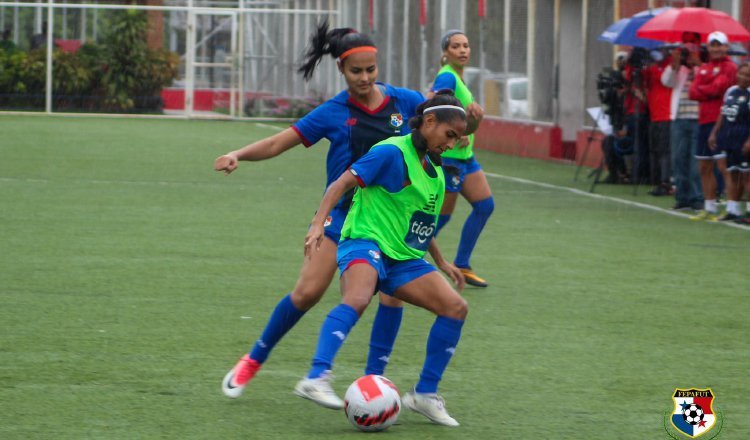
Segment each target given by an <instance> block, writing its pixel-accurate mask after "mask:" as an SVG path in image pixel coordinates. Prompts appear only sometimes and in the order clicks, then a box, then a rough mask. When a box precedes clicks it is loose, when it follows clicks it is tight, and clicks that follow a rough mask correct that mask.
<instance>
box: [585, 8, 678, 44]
mask: <svg viewBox="0 0 750 440" xmlns="http://www.w3.org/2000/svg"><path fill="white" fill-rule="evenodd" d="M669 9H672V8H669V7H664V8H656V9H648V10H646V11H641V12H639V13H637V14H635V15H633V16H632V17H630V18H623V19H622V20H619V21H618V22H617V23H615V24H613V25H611V26H610V27H608V28H607V29H606V30H605V31H604V32H602V34H601V35H599V38H597V40H599V41H606V42H608V43H612V44H620V45H622V46H633V47H642V48H644V49H649V50H650V49H655V48H657V47H661V46H662V45H663V44H664V42H663V41H657V40H649V39H646V38H639V37H636V35H635V32H636V31H637V30H638V29H640V27H641V26H643V25H644V24H645V23H646V22H647V21H649V20H651V19H652V18H654V17H656V16H657V15H659V14H661V13H662V12H664V11H667V10H669Z"/></svg>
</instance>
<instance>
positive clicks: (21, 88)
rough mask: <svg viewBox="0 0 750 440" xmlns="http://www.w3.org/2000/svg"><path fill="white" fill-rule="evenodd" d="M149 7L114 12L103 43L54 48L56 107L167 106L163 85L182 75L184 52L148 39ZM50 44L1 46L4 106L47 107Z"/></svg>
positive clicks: (132, 108) (146, 108)
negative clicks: (16, 48) (26, 49)
mask: <svg viewBox="0 0 750 440" xmlns="http://www.w3.org/2000/svg"><path fill="white" fill-rule="evenodd" d="M146 27H147V19H146V14H145V12H143V11H135V10H127V11H118V12H116V13H114V14H113V15H112V18H111V19H110V22H109V24H108V26H107V32H106V34H105V36H104V39H103V43H102V44H90V43H87V44H84V45H83V46H82V47H81V48H80V49H79V50H78V51H77V52H76V53H67V52H63V51H61V50H59V49H54V51H53V55H52V59H53V68H52V90H53V92H54V96H53V99H54V107H55V108H56V109H87V110H105V111H118V112H119V111H126V112H134V111H135V112H143V111H157V110H161V107H162V101H161V96H160V95H161V90H162V88H164V87H166V86H168V85H170V84H171V83H172V81H173V80H174V79H175V78H176V77H177V73H178V72H177V69H178V66H179V56H178V55H177V54H175V53H172V52H169V51H166V50H163V49H157V50H154V49H151V48H149V47H148V46H147V44H146V30H147V29H146ZM46 56H47V51H46V48H41V49H36V50H32V51H29V52H21V51H13V52H9V51H5V50H3V49H1V48H0V105H2V106H5V107H8V106H11V107H19V106H20V107H25V108H27V107H32V108H33V107H43V106H44V92H45V88H46V65H47V61H46Z"/></svg>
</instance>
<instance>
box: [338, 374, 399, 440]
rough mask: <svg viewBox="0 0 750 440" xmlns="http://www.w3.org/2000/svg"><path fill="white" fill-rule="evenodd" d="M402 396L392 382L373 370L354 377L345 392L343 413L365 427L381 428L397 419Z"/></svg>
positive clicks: (350, 419) (365, 428) (353, 423)
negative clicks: (370, 372)
mask: <svg viewBox="0 0 750 440" xmlns="http://www.w3.org/2000/svg"><path fill="white" fill-rule="evenodd" d="M400 411H401V398H400V397H399V395H398V389H396V386H395V385H393V382H391V381H390V380H388V379H386V378H385V377H383V376H377V375H374V374H370V375H367V376H362V377H360V378H359V379H357V380H355V381H354V382H353V383H352V384H351V385H349V389H347V390H346V394H345V395H344V413H346V418H347V419H349V422H351V424H352V425H354V426H355V427H356V428H357V429H360V430H362V431H382V430H384V429H387V428H388V427H389V426H391V425H393V424H394V423H396V419H398V414H399V412H400Z"/></svg>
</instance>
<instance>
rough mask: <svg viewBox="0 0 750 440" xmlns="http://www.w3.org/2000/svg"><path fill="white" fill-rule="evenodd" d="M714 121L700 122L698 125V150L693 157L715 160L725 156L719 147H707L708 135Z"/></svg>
mask: <svg viewBox="0 0 750 440" xmlns="http://www.w3.org/2000/svg"><path fill="white" fill-rule="evenodd" d="M714 125H715V123H713V122H712V123H708V124H701V125H699V126H698V151H697V152H696V153H695V158H696V159H698V160H716V159H721V158H723V157H726V153H725V152H724V150H722V149H721V148H720V147H717V148H716V149H715V150H712V149H710V148H708V137H709V136H710V135H711V130H713V129H714Z"/></svg>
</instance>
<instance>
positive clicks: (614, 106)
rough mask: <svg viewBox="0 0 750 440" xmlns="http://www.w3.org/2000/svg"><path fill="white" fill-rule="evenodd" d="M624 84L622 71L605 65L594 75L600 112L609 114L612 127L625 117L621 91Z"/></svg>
mask: <svg viewBox="0 0 750 440" xmlns="http://www.w3.org/2000/svg"><path fill="white" fill-rule="evenodd" d="M625 85H626V84H625V77H624V76H623V75H622V72H621V71H619V70H616V69H613V68H611V67H605V68H604V69H602V71H601V72H600V73H599V75H597V77H596V91H597V94H598V95H599V102H601V104H602V112H604V114H606V115H607V116H609V118H610V122H611V123H612V126H613V127H617V126H618V123H620V122H621V121H623V119H624V117H625V115H624V100H623V94H622V93H621V90H622V89H623V88H624V87H625ZM619 126H621V124H620V125H619Z"/></svg>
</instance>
